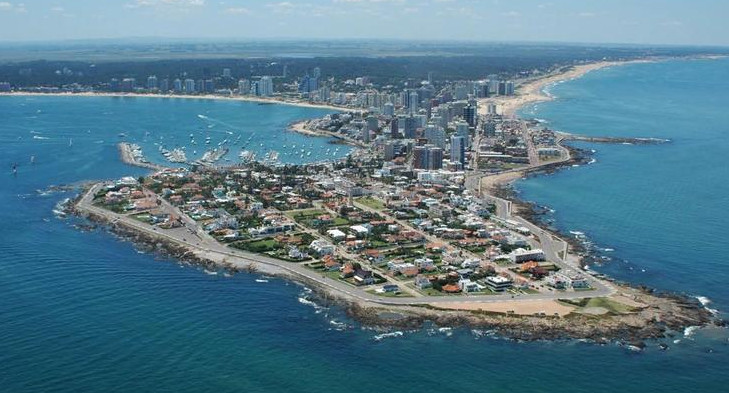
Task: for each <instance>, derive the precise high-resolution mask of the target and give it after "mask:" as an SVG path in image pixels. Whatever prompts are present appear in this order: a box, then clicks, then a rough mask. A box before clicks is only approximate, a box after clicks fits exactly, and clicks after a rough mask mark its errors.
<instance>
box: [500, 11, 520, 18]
mask: <svg viewBox="0 0 729 393" xmlns="http://www.w3.org/2000/svg"><path fill="white" fill-rule="evenodd" d="M501 15H503V16H510V17H512V18H516V17H518V16H521V14H520V13H518V12H516V11H508V12H502V13H501Z"/></svg>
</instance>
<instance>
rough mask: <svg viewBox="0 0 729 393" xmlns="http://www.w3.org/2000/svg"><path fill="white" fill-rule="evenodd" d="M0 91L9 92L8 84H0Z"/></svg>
mask: <svg viewBox="0 0 729 393" xmlns="http://www.w3.org/2000/svg"><path fill="white" fill-rule="evenodd" d="M0 91H2V92H9V91H10V82H0Z"/></svg>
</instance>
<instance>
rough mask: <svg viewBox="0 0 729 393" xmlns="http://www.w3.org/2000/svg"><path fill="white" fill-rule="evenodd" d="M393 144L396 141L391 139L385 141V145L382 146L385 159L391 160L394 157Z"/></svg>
mask: <svg viewBox="0 0 729 393" xmlns="http://www.w3.org/2000/svg"><path fill="white" fill-rule="evenodd" d="M395 144H396V142H393V141H390V142H387V143H385V146H384V153H385V161H392V159H393V158H395Z"/></svg>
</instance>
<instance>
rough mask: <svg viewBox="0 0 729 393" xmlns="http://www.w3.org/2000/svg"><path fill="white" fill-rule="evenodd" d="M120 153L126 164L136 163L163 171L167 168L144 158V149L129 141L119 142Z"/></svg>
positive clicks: (139, 165)
mask: <svg viewBox="0 0 729 393" xmlns="http://www.w3.org/2000/svg"><path fill="white" fill-rule="evenodd" d="M118 147H119V153H120V154H121V158H122V161H123V162H124V163H125V164H129V165H134V166H138V167H142V168H147V169H152V170H155V171H161V170H164V169H166V168H165V167H164V166H162V165H157V164H154V163H151V162H149V161H147V159H145V158H144V154H143V153H142V149H141V148H140V147H139V146H138V145H135V144H132V143H128V142H121V143H119V144H118Z"/></svg>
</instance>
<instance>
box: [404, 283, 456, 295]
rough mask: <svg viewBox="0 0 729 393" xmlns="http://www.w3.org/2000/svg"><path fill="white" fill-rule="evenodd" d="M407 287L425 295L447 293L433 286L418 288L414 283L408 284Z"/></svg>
mask: <svg viewBox="0 0 729 393" xmlns="http://www.w3.org/2000/svg"><path fill="white" fill-rule="evenodd" d="M408 287H409V288H412V289H414V290H416V291H418V292H420V293H422V294H423V295H425V296H446V295H447V294H445V293H443V292H440V291H438V290H436V289H433V288H425V289H418V288H416V287H415V284H408Z"/></svg>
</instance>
